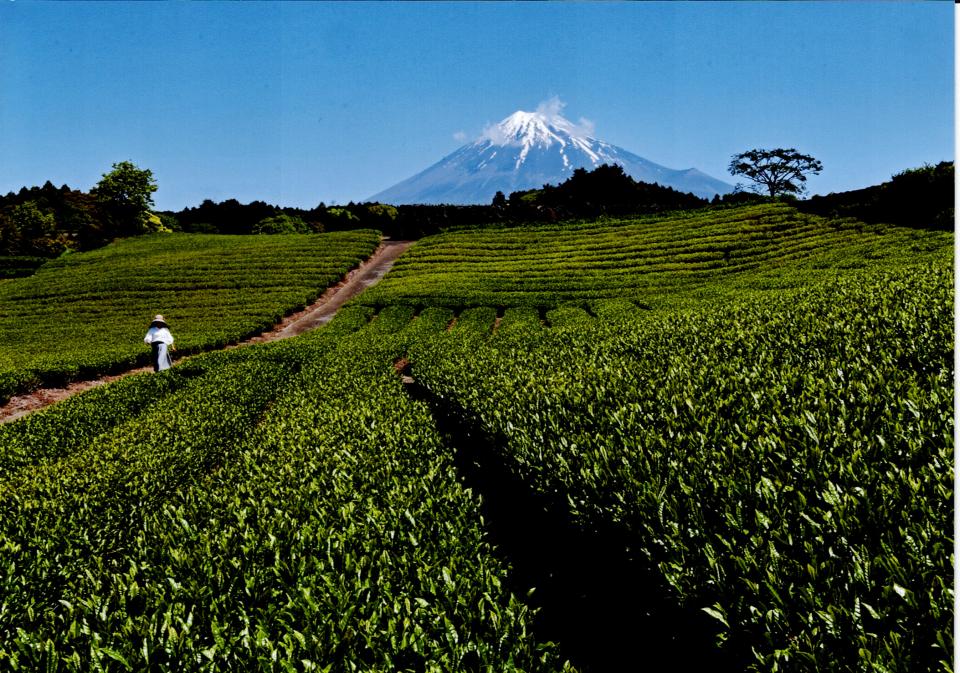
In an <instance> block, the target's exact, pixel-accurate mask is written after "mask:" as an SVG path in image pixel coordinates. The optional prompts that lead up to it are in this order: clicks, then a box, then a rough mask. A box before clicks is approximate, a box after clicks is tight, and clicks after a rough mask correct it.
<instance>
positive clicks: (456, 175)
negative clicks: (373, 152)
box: [371, 97, 732, 204]
mask: <svg viewBox="0 0 960 673" xmlns="http://www.w3.org/2000/svg"><path fill="white" fill-rule="evenodd" d="M563 107H564V106H563V102H562V101H561V100H560V99H559V98H557V97H553V98H550V99H548V100H546V101H544V102H542V103H540V105H539V106H537V109H536V110H535V111H533V112H527V111H525V110H518V111H516V112H514V113H513V114H512V115H510V116H509V117H507V118H505V119H504V120H502V121H501V122H500V123H499V124H490V125H488V126H487V127H486V128H485V129H484V131H483V134H482V135H481V136H480V137H479V138H478V139H477V140H476V141H475V142H472V143H469V144H467V145H463V146H462V147H460V148H459V149H457V150H456V151H455V152H453V153H452V154H449V155H448V156H446V157H444V158H443V159H441V160H440V161H438V162H437V163H436V164H434V165H433V166H430V167H429V168H427V169H426V170H424V171H421V172H420V173H418V174H417V175H414V176H412V177H410V178H408V179H406V180H404V181H403V182H400V183H397V184H396V185H394V186H393V187H391V188H389V189H387V190H384V191H382V192H380V193H379V194H375V195H374V196H372V197H371V200H373V201H381V202H383V203H393V204H403V203H489V202H490V199H492V198H493V195H494V194H495V193H496V192H497V191H502V192H503V193H504V194H511V193H512V192H514V191H517V190H524V189H536V188H539V187H541V186H542V185H544V184H548V183H550V184H558V183H560V182H563V181H564V180H566V179H567V178H569V177H570V176H571V175H572V174H573V172H574V171H575V170H576V169H577V168H586V169H593V168H594V167H596V166H599V165H600V164H602V163H607V164H611V165H613V164H617V165H620V166H622V167H623V169H624V171H626V172H627V173H628V174H629V175H632V176H633V177H634V178H635V179H637V180H642V181H644V182H651V183H652V182H657V183H659V184H661V185H669V186H671V187H675V188H677V189H680V190H682V191H694V192H695V193H697V194H700V195H702V196H705V197H707V198H712V197H713V195H714V194H718V193H726V192H728V191H730V190H731V189H732V187H731V186H730V185H727V184H726V183H724V182H721V181H719V180H715V179H713V178H711V177H710V176H708V175H703V174H701V173H699V172H698V173H697V174H696V175H690V174H687V173H686V172H684V171H675V170H673V169H670V168H667V167H665V166H661V165H659V164H655V163H653V162H652V161H650V160H648V159H644V158H643V157H641V156H637V155H635V154H632V153H630V152H628V151H627V150H625V149H623V148H620V147H617V146H615V145H611V144H610V143H606V142H603V141H601V140H597V139H596V137H595V136H594V129H593V123H592V122H590V121H589V120H587V119H580V121H579V122H572V121H570V120H569V119H566V118H565V117H564V116H563V115H562V114H561V112H562V111H563Z"/></svg>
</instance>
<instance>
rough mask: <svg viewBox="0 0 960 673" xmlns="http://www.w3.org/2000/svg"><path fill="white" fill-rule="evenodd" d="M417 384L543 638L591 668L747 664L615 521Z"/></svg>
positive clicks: (720, 670) (615, 671) (414, 392)
mask: <svg viewBox="0 0 960 673" xmlns="http://www.w3.org/2000/svg"><path fill="white" fill-rule="evenodd" d="M405 380H406V382H407V385H406V386H405V388H406V389H407V392H408V394H409V395H410V396H411V397H413V398H414V399H417V400H420V401H422V402H424V403H426V404H427V405H428V406H429V407H430V409H431V411H432V413H433V416H434V419H435V421H436V423H437V427H438V430H439V431H440V434H441V436H442V437H443V438H444V441H445V442H446V443H447V446H448V448H449V449H450V450H451V452H452V454H453V455H454V458H455V464H456V467H457V470H458V472H459V474H460V477H461V479H462V480H463V483H464V486H466V487H467V488H470V489H471V490H472V491H473V492H474V493H476V494H478V495H479V496H480V497H481V513H482V515H483V519H484V525H485V529H486V532H487V535H488V539H489V540H490V542H491V543H492V544H493V545H494V547H495V549H496V553H497V555H498V556H499V557H500V558H501V559H502V560H504V561H505V562H506V563H507V564H508V566H509V568H510V573H509V577H508V586H509V588H510V590H511V591H513V593H514V594H516V595H518V596H526V595H527V593H528V591H530V589H531V588H533V589H534V591H533V593H532V594H531V595H530V596H529V597H528V598H527V599H526V602H527V603H528V604H529V605H531V607H534V608H536V609H537V610H538V612H537V616H536V618H535V620H534V624H533V629H534V633H535V635H536V637H537V639H538V640H539V641H541V642H544V641H552V642H554V643H557V644H558V647H559V651H560V655H561V656H562V657H563V658H564V659H568V660H569V661H570V662H571V663H572V664H573V665H574V666H576V667H577V669H578V670H580V671H582V672H583V673H626V672H628V671H644V672H652V673H658V672H660V671H664V672H665V671H670V672H671V673H672V672H674V671H693V670H709V671H712V672H715V673H727V672H730V673H732V672H734V671H737V672H739V671H743V670H744V669H745V668H746V665H747V660H746V659H738V660H735V659H734V657H732V656H731V655H729V654H728V653H726V652H721V651H720V650H719V649H718V648H717V647H716V646H715V645H714V641H715V636H716V632H717V631H716V626H715V623H714V621H713V620H712V619H711V618H710V617H709V616H708V615H706V614H705V613H703V612H702V611H699V610H695V609H685V608H680V607H678V606H677V605H676V603H675V602H674V601H672V600H671V599H670V597H669V596H668V595H667V593H666V591H665V590H664V589H663V585H662V581H661V580H659V579H658V577H657V576H656V575H655V574H654V573H653V572H652V571H651V570H650V569H649V568H647V567H644V564H643V563H642V562H641V561H639V560H638V559H636V558H633V557H631V556H630V554H629V553H628V552H627V549H628V548H629V542H628V541H627V540H626V539H625V538H624V536H623V534H621V533H617V532H614V531H609V530H608V531H596V530H594V531H586V530H583V529H582V528H580V527H578V526H576V525H574V524H573V523H572V522H571V521H570V520H569V516H568V515H567V512H566V510H565V508H564V507H563V506H562V503H559V504H558V503H556V502H549V501H547V499H546V498H544V497H543V496H541V495H539V494H537V493H535V492H534V491H533V490H532V489H531V488H529V486H527V485H526V484H524V483H523V482H522V481H521V480H520V479H518V478H517V477H516V476H515V475H513V474H512V473H511V472H510V471H509V470H508V469H507V466H506V465H505V464H504V461H503V460H502V459H501V458H500V457H499V456H501V455H503V454H502V452H501V451H500V449H501V447H503V446H504V442H503V440H502V439H498V438H491V437H488V436H486V435H484V434H483V433H482V432H478V430H477V429H476V428H474V427H472V426H471V425H470V424H469V423H468V422H466V420H465V414H464V413H463V410H462V409H459V408H456V407H454V406H452V405H450V404H449V403H447V402H446V401H444V400H440V399H438V398H437V397H435V396H433V395H432V394H431V393H430V392H429V390H427V389H426V388H424V387H423V386H422V385H420V384H419V383H417V382H416V381H413V380H412V379H411V378H409V376H407V377H405Z"/></svg>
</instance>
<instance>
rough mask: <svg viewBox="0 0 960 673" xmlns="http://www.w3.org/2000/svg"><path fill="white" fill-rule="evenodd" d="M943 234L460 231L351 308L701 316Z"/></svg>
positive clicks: (761, 213)
mask: <svg viewBox="0 0 960 673" xmlns="http://www.w3.org/2000/svg"><path fill="white" fill-rule="evenodd" d="M952 244H953V243H952V237H951V236H949V235H944V234H943V232H932V231H926V230H914V229H908V228H906V227H893V226H887V225H868V224H864V223H862V222H858V221H856V220H849V219H846V220H836V219H833V220H831V219H825V218H822V217H817V216H814V215H807V214H803V213H800V212H799V211H797V210H796V209H794V208H792V207H790V206H787V205H784V204H765V205H759V206H750V207H741V208H732V209H728V210H701V211H687V212H680V213H677V214H675V215H672V216H661V217H648V218H643V219H638V220H625V221H618V220H601V221H599V222H587V223H580V224H575V225H570V224H555V225H540V226H527V227H515V228H509V227H501V228H484V229H474V230H465V231H458V232H451V233H445V234H440V235H437V236H430V237H427V238H424V239H422V240H420V241H419V242H418V243H417V245H416V246H415V247H414V248H413V249H411V250H410V251H409V252H408V253H407V254H406V255H404V256H403V257H402V258H401V259H399V260H397V264H396V266H395V267H394V268H393V270H392V271H391V273H390V275H389V276H387V277H386V278H385V279H384V280H383V282H381V283H380V284H379V285H377V286H376V287H374V288H371V290H370V291H369V292H366V293H364V295H363V297H362V298H360V299H359V301H361V302H363V303H365V304H367V305H372V306H386V305H389V304H391V303H396V302H404V303H409V304H413V305H438V304H440V305H444V306H451V307H454V308H461V307H470V306H493V307H497V308H499V309H502V308H505V307H508V306H531V307H547V308H553V307H556V306H558V305H561V304H567V305H578V306H582V307H586V308H588V309H589V307H590V305H591V304H592V303H594V302H595V301H597V300H600V299H627V300H630V301H633V302H635V303H638V304H640V305H641V306H643V307H646V308H659V307H671V308H672V307H677V306H681V305H691V306H693V305H698V304H699V303H700V302H703V301H705V300H709V301H711V302H717V301H723V300H727V299H730V298H739V297H741V296H743V294H744V293H746V292H755V291H763V290H772V291H775V292H782V291H783V290H786V289H792V288H800V287H803V286H804V285H806V284H807V283H808V282H809V281H810V279H811V277H813V278H817V279H821V280H822V279H824V278H827V277H837V276H838V275H843V274H844V273H846V271H848V270H849V269H851V268H862V267H866V266H876V265H877V264H879V263H883V264H900V263H911V261H912V260H914V259H916V258H917V256H918V255H919V256H922V255H923V254H926V253H930V252H932V251H936V250H949V249H951V247H952Z"/></svg>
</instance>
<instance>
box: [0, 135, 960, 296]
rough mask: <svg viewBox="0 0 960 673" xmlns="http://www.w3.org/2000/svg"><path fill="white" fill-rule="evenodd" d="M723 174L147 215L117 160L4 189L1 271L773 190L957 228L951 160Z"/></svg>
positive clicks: (739, 159)
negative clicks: (179, 243) (108, 253)
mask: <svg viewBox="0 0 960 673" xmlns="http://www.w3.org/2000/svg"><path fill="white" fill-rule="evenodd" d="M729 170H730V172H731V174H733V175H741V176H744V177H746V178H747V179H748V180H750V181H751V182H752V183H753V185H752V186H751V187H750V189H751V190H752V191H746V190H744V189H743V188H742V187H741V186H740V185H738V189H737V190H736V191H734V192H732V193H730V194H725V195H723V196H719V195H718V196H716V197H714V199H713V200H711V201H708V200H706V199H703V198H700V197H698V196H696V195H694V194H690V193H684V192H680V191H678V190H675V189H673V188H671V187H665V186H662V185H659V184H656V183H652V184H651V183H646V182H640V181H637V180H634V179H633V178H632V177H630V176H629V175H627V174H626V173H625V172H624V170H623V168H622V167H620V166H618V165H608V164H604V165H601V166H598V167H597V168H595V169H593V170H591V171H587V170H586V169H583V168H578V169H576V170H575V171H574V172H573V174H572V175H571V176H570V177H569V178H568V179H567V180H565V181H564V182H562V183H560V184H558V185H549V184H547V185H543V186H542V187H541V188H539V189H528V190H522V191H516V192H513V193H511V194H510V195H509V196H507V195H505V194H503V193H502V192H497V194H496V195H495V196H494V198H493V200H492V202H491V203H489V204H486V205H468V206H457V205H400V206H393V205H389V204H382V203H353V202H351V203H348V204H346V205H332V206H327V205H325V204H324V203H320V204H318V205H317V206H316V207H314V208H308V209H304V208H290V207H280V206H276V205H271V204H268V203H266V202H264V201H253V202H251V203H247V204H243V203H240V202H239V201H237V200H236V199H227V200H225V201H222V202H214V201H212V200H210V199H207V200H204V201H203V202H202V203H201V204H200V205H198V206H196V207H190V208H184V209H182V210H180V211H176V212H174V211H159V212H154V211H153V207H154V203H153V193H154V192H155V191H156V189H157V185H156V180H155V179H154V177H153V174H152V172H151V171H150V170H146V169H140V168H138V167H137V166H135V165H134V164H133V163H131V162H129V161H122V162H119V163H116V164H114V165H113V167H112V170H110V171H109V172H107V173H105V174H104V175H103V177H102V179H101V180H100V181H99V182H98V183H97V184H96V185H95V186H94V187H93V188H92V189H91V190H90V191H89V192H83V191H80V190H75V189H71V188H70V187H68V186H67V185H63V186H61V187H56V186H54V185H53V184H51V183H50V182H49V181H47V182H46V183H45V184H44V185H43V186H42V187H30V188H27V187H24V188H22V189H21V190H20V191H19V192H16V193H14V192H10V193H8V194H7V195H6V196H0V258H7V259H6V261H3V260H0V277H2V276H4V275H18V274H20V273H21V272H22V271H23V269H29V268H32V267H35V266H37V265H39V264H40V263H42V261H43V259H45V258H49V257H56V256H58V255H60V254H62V253H63V252H65V251H67V250H90V249H93V248H96V247H99V246H102V245H105V244H106V243H109V242H110V241H111V240H113V239H115V238H120V237H126V236H135V235H139V234H145V233H151V232H160V231H181V232H192V233H215V234H283V233H311V232H316V233H319V232H327V231H343V230H351V229H378V230H380V231H382V232H384V234H385V235H387V236H391V237H393V238H402V239H412V238H420V237H422V236H425V235H429V234H434V233H437V232H440V231H442V230H445V229H455V228H460V227H467V226H478V225H487V224H496V225H511V224H524V223H530V222H557V221H563V220H577V219H597V218H599V217H630V216H633V215H643V214H651V213H657V212H665V211H671V210H690V209H697V208H705V207H709V206H729V205H739V204H743V203H750V202H755V201H763V200H768V199H773V198H788V199H790V200H791V201H794V202H795V203H796V205H797V207H798V208H800V209H801V210H804V211H806V212H811V213H816V214H820V215H825V216H840V217H855V218H858V219H862V220H865V221H869V222H881V221H883V222H890V223H894V224H905V225H910V226H924V227H936V228H941V229H952V228H953V163H952V162H941V163H940V164H937V165H936V166H924V167H921V168H917V169H911V170H906V171H903V172H902V173H898V174H897V175H895V176H893V178H892V179H891V180H890V181H889V182H885V183H883V184H882V185H877V186H874V187H868V188H866V189H861V190H854V191H851V192H844V193H841V194H828V195H827V196H814V197H812V198H810V199H808V200H806V201H800V200H797V196H798V195H800V194H802V193H803V192H804V191H805V185H804V182H805V181H806V175H807V174H818V173H819V172H820V170H822V164H821V163H820V162H819V161H818V160H816V159H814V158H813V157H811V156H809V155H804V154H800V153H799V152H797V151H796V150H795V149H792V148H790V149H779V148H778V149H774V150H763V149H754V150H749V151H747V152H742V153H740V154H737V155H734V157H733V158H732V160H731V162H730V167H729ZM12 258H16V259H18V260H20V261H19V262H12V261H10V260H11V259H12ZM4 269H7V271H6V272H5V271H4ZM11 269H13V270H11Z"/></svg>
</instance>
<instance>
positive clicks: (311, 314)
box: [0, 240, 413, 423]
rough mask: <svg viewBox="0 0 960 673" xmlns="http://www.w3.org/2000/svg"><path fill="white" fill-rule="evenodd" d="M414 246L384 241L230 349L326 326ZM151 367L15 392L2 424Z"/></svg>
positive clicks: (0, 411)
mask: <svg viewBox="0 0 960 673" xmlns="http://www.w3.org/2000/svg"><path fill="white" fill-rule="evenodd" d="M411 245H413V241H390V240H384V241H382V242H381V243H380V247H378V248H377V249H376V250H374V252H373V254H372V255H370V257H368V258H367V259H366V260H365V261H364V262H363V263H362V264H360V266H358V267H357V268H355V269H354V270H353V271H351V272H350V273H348V274H347V275H346V276H344V278H343V280H341V281H340V282H339V283H337V284H336V285H334V286H333V287H331V288H328V289H327V291H326V292H324V293H323V295H321V297H320V298H319V299H317V300H316V301H315V302H314V303H313V304H311V305H310V306H308V307H306V308H305V309H303V310H302V311H298V312H297V313H293V314H291V315H289V316H287V317H286V318H284V319H283V320H281V321H280V322H279V323H277V324H276V325H274V327H273V328H272V329H270V330H269V331H267V332H264V333H262V334H259V335H257V336H255V337H251V338H249V339H246V340H244V341H241V342H240V343H238V344H236V345H234V346H229V348H236V347H238V346H247V345H249V344H257V343H265V342H267V341H276V340H277V339H287V338H289V337H293V336H297V335H298V334H303V333H304V332H306V331H308V330H312V329H316V328H317V327H321V326H323V325H325V324H326V323H328V322H330V320H332V319H333V316H335V315H336V313H337V311H338V310H340V307H341V306H343V305H344V304H345V303H347V302H348V301H350V300H351V299H353V298H354V297H356V296H357V295H359V294H360V293H361V292H363V291H364V290H366V289H367V288H368V287H370V286H371V285H375V284H376V283H378V282H379V281H380V279H381V278H383V277H384V276H385V275H386V274H387V271H389V270H390V267H392V266H393V263H394V262H395V261H396V259H397V257H399V256H400V255H401V254H403V252H404V251H405V250H407V248H409V247H410V246H411ZM150 370H151V368H150V367H139V368H137V369H131V370H130V371H126V372H123V373H122V374H116V375H113V376H103V377H100V378H97V379H91V380H89V381H75V382H73V383H70V384H68V385H66V386H64V387H62V388H39V389H37V390H34V391H32V392H29V393H26V394H23V395H16V396H14V397H12V398H11V399H10V401H9V402H7V404H5V405H4V406H2V407H0V423H7V422H9V421H13V420H16V419H18V418H20V417H21V416H25V415H26V414H29V413H30V412H31V411H36V410H37V409H43V408H44V407H47V406H50V405H51V404H53V403H54V402H59V401H60V400H62V399H66V398H67V397H70V396H71V395H75V394H77V393H79V392H83V391H84V390H89V389H90V388H94V387H96V386H101V385H103V384H104V383H110V382H111V381H116V380H117V379H120V378H123V377H124V376H129V375H130V374H140V373H142V372H147V371H150Z"/></svg>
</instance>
